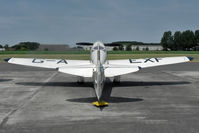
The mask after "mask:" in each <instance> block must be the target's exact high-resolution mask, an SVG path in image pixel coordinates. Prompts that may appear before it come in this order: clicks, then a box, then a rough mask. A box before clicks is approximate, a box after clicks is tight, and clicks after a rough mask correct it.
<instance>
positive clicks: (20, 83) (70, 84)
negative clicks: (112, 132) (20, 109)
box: [16, 82, 93, 87]
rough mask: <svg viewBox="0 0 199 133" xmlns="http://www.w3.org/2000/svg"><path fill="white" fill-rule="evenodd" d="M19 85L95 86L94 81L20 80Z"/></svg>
mask: <svg viewBox="0 0 199 133" xmlns="http://www.w3.org/2000/svg"><path fill="white" fill-rule="evenodd" d="M16 84H18V85H26V86H63V87H93V84H92V82H85V83H83V84H78V83H77V82H47V83H44V82H18V83H16Z"/></svg>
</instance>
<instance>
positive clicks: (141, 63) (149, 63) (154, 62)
mask: <svg viewBox="0 0 199 133" xmlns="http://www.w3.org/2000/svg"><path fill="white" fill-rule="evenodd" d="M191 60H193V58H192V57H186V56H181V57H165V58H146V59H129V60H109V61H108V64H116V65H117V64H123V65H132V66H138V67H140V68H147V67H154V66H161V65H169V64H176V63H183V62H188V61H191Z"/></svg>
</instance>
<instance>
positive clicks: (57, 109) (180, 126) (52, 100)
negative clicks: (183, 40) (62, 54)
mask: <svg viewBox="0 0 199 133" xmlns="http://www.w3.org/2000/svg"><path fill="white" fill-rule="evenodd" d="M111 80H112V79H107V83H106V86H105V90H104V92H103V97H104V99H105V100H106V101H107V102H109V106H108V107H104V108H97V107H94V106H93V105H92V102H94V101H95V100H96V98H95V94H94V90H93V88H92V82H91V80H90V79H86V83H84V84H82V85H79V84H77V83H76V81H77V79H76V77H75V76H71V75H67V74H63V73H59V72H57V71H55V70H51V69H41V68H33V67H25V66H19V65H12V64H7V63H0V133H10V132H12V133H26V132H27V133H54V132H56V133H82V132H85V133H93V132H95V133H102V132H108V133H116V132H120V133H121V132H125V133H128V132H129V133H145V132H147V133H198V132H199V63H183V64H176V65H169V66H161V67H153V68H147V69H142V70H141V71H139V72H137V73H132V74H128V75H124V76H122V78H121V83H120V84H112V83H111V82H110V81H111Z"/></svg>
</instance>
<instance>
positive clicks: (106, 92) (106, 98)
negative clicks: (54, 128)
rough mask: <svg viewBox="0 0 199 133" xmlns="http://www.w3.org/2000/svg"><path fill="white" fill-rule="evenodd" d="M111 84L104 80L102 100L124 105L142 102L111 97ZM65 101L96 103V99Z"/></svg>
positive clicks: (134, 99)
mask: <svg viewBox="0 0 199 133" xmlns="http://www.w3.org/2000/svg"><path fill="white" fill-rule="evenodd" d="M112 85H113V84H112V82H111V80H110V79H109V78H107V79H106V83H105V85H104V89H103V92H102V100H104V101H106V102H108V103H125V102H139V101H143V99H141V98H126V97H112V96H111V92H112V89H113V86H112ZM66 101H70V102H79V103H92V102H94V101H97V98H96V97H87V98H73V99H66Z"/></svg>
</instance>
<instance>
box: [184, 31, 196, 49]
mask: <svg viewBox="0 0 199 133" xmlns="http://www.w3.org/2000/svg"><path fill="white" fill-rule="evenodd" d="M195 45H196V41H195V36H194V33H193V31H190V30H186V31H184V32H182V47H183V50H190V49H191V48H193V47H194V46H195Z"/></svg>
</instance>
